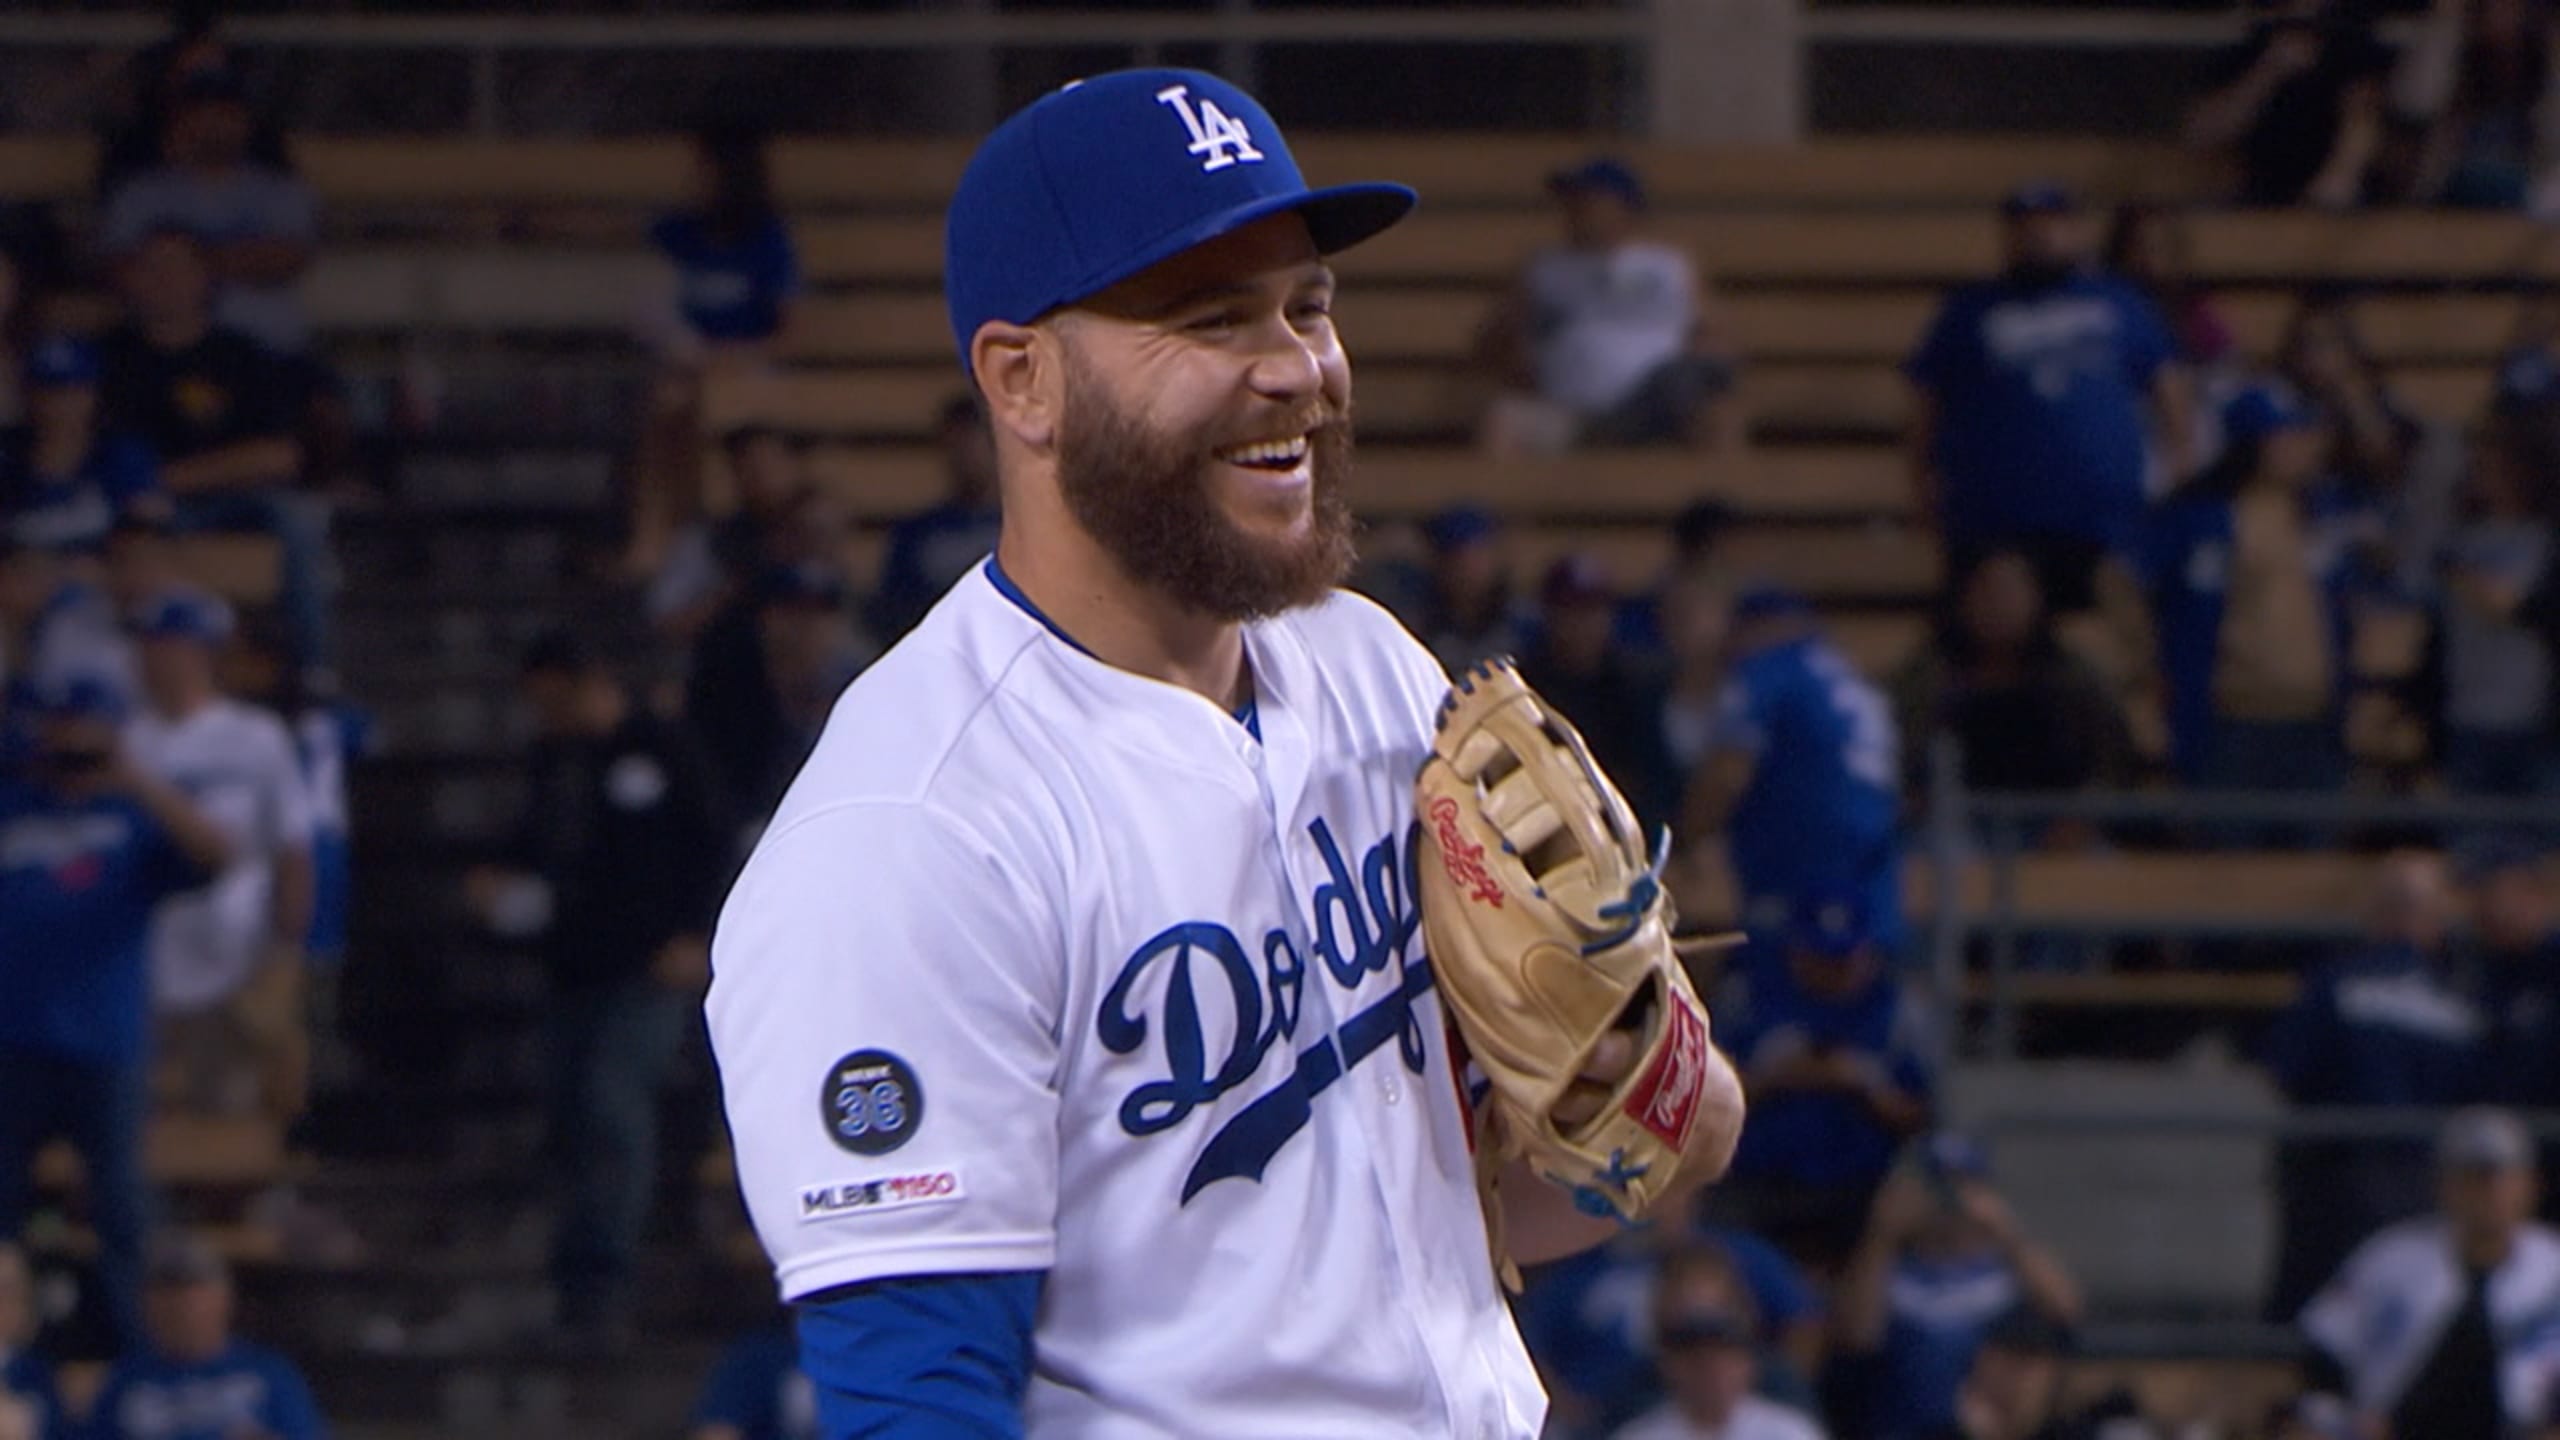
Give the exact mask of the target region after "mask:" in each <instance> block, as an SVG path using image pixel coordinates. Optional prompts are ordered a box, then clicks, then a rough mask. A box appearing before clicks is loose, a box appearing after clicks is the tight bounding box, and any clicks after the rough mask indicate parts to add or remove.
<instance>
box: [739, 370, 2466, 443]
mask: <svg viewBox="0 0 2560 1440" xmlns="http://www.w3.org/2000/svg"><path fill="white" fill-rule="evenodd" d="M1353 368H1354V374H1355V381H1354V393H1355V394H1356V395H1357V397H1358V402H1359V407H1360V416H1361V424H1362V426H1363V433H1364V434H1366V435H1369V436H1370V437H1372V438H1401V439H1412V438H1421V437H1431V438H1439V439H1454V438H1460V437H1463V436H1465V435H1466V434H1468V433H1470V432H1471V430H1472V429H1473V427H1474V425H1475V423H1476V420H1477V417H1478V416H1479V415H1480V413H1481V412H1482V408H1483V404H1484V394H1483V390H1482V387H1481V385H1480V384H1478V383H1477V382H1476V380H1475V379H1474V377H1472V376H1469V375H1464V374H1460V373H1456V372H1455V371H1454V370H1453V368H1452V367H1450V366H1448V365H1446V364H1430V365H1398V364H1390V363H1363V362H1361V361H1360V360H1359V358H1358V356H1357V354H1356V353H1355V356H1354V362H1353ZM2390 378H2391V383H2392V386H2393V389H2394V390H2395V392H2396V393H2397V394H2398V395H2399V396H2400V397H2401V398H2402V399H2403V400H2404V401H2405V402H2406V403H2407V404H2408V405H2409V407H2410V408H2411V409H2412V410H2414V411H2415V412H2416V413H2417V414H2418V415H2419V416H2421V417H2423V418H2425V419H2429V420H2436V421H2444V422H2456V421H2461V420H2465V419H2468V418H2470V417H2472V416H2475V415H2477V414H2479V413H2480V412H2481V410H2482V409H2483V408H2484V407H2485V406H2486V405H2487V404H2488V399H2489V394H2490V391H2491V389H2492V387H2493V385H2494V384H2495V381H2496V374H2495V371H2494V369H2493V367H2492V366H2490V365H2489V364H2487V363H2485V362H2479V363H2465V364H2443V365H2434V364H2404V365H2400V366H2397V367H2393V368H2392V369H2391V371H2390ZM959 386H960V372H959V367H958V364H957V362H956V361H953V360H950V359H945V358H940V357H937V358H935V359H933V360H930V361H917V362H914V363H910V364H895V365H872V366H859V367H852V366H829V367H816V366H803V367H799V368H795V369H790V370H785V371H781V372H777V373H774V374H769V375H758V376H741V377H735V378H731V379H726V380H723V381H721V382H719V383H717V384H715V385H714V386H713V387H711V389H710V392H709V393H708V394H707V395H706V397H705V403H704V410H705V425H706V428H708V429H711V430H714V431H716V430H718V429H719V428H721V427H722V426H725V425H729V424H733V423H740V422H744V421H750V420H753V421H761V422H763V423H766V424H771V425H777V426H780V427H782V428H785V429H789V430H796V431H800V432H803V433H806V434H810V435H834V436H847V437H851V436H859V437H862V438H865V439H870V440H891V439H895V440H906V441H921V440H923V439H925V438H927V436H928V435H929V434H930V432H931V430H932V427H933V418H934V416H935V414H936V413H937V412H938V410H939V408H940V406H941V404H942V402H943V401H944V400H945V399H946V398H948V397H949V396H950V395H952V394H953V393H955V392H956V391H957V390H958V389H959ZM1739 395H1740V403H1741V405H1742V407H1743V410H1744V412H1745V413H1746V414H1748V415H1749V416H1751V417H1752V419H1753V421H1754V422H1755V423H1756V424H1757V425H1758V426H1760V427H1761V428H1762V429H1763V430H1764V431H1770V430H1777V431H1786V432H1802V433H1807V434H1815V435H1823V436H1831V437H1846V436H1853V435H1854V436H1860V437H1873V438H1878V439H1883V438H1890V437H1891V436H1893V435H1896V434H1898V433H1899V432H1900V431H1901V429H1902V427H1903V426H1904V425H1905V424H1906V423H1907V421H1908V416H1909V408H1910V395H1909V391H1908V389H1907V387H1906V386H1905V384H1904V381H1903V379H1902V376H1901V375H1900V373H1899V372H1898V370H1897V369H1896V367H1895V366H1894V365H1893V364H1891V363H1888V362H1884V361H1767V362H1760V363H1754V364H1750V365H1747V366H1745V367H1744V369H1743V372H1742V376H1741V381H1740V385H1739Z"/></svg>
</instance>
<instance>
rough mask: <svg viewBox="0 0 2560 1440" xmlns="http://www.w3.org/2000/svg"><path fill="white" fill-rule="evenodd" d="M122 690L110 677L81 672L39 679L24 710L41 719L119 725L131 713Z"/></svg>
mask: <svg viewBox="0 0 2560 1440" xmlns="http://www.w3.org/2000/svg"><path fill="white" fill-rule="evenodd" d="M131 708H132V706H131V701H130V698H129V697H128V696H127V695H126V693H125V687H124V686H123V685H122V684H120V683H118V682H117V680H116V679H115V678H114V677H113V676H110V675H105V674H101V673H99V672H96V671H89V670H81V671H74V672H72V673H69V674H63V675H56V676H50V677H47V678H45V679H41V680H38V681H37V682H36V683H35V684H34V685H32V686H30V687H29V689H28V693H27V709H28V711H29V713H31V714H33V715H34V716H35V717H36V718H37V719H40V720H106V721H111V722H121V721H122V720H123V719H124V717H125V715H126V714H127V713H128V712H129V711H130V710H131Z"/></svg>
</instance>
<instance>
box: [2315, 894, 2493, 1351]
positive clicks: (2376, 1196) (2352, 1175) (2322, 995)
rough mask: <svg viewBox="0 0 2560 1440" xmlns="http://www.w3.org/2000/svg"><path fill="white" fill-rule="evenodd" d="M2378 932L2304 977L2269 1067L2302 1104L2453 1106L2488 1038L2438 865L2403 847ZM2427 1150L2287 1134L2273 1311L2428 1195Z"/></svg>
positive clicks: (2379, 903) (2381, 903) (2469, 1091)
mask: <svg viewBox="0 0 2560 1440" xmlns="http://www.w3.org/2000/svg"><path fill="white" fill-rule="evenodd" d="M2375 891H2376V902H2375V906H2374V914H2373V917H2372V924H2373V937H2372V939H2371V940H2370V941H2368V942H2367V943H2365V944H2364V945H2362V946H2359V947H2357V948H2355V949H2353V950H2351V951H2349V952H2348V953H2347V954H2346V955H2344V956H2343V957H2341V958H2339V959H2338V960H2336V961H2334V962H2333V963H2331V964H2328V965H2325V966H2322V967H2320V968H2319V969H2317V970H2315V971H2313V972H2312V973H2311V974H2310V975H2309V976H2308V977H2307V978H2306V979H2305V981H2304V984H2303V989H2302V994H2301V995H2300V997H2299V998H2297V999H2296V1000H2295V1001H2294V1003H2293V1005H2292V1006H2291V1007H2290V1008H2288V1009H2287V1010H2286V1011H2285V1012H2284V1013H2283V1014H2281V1015H2279V1016H2278V1017H2277V1019H2276V1022H2275V1026H2274V1028H2273V1029H2272V1030H2271V1031H2270V1032H2269V1034H2268V1036H2267V1040H2266V1051H2265V1058H2266V1062H2267V1068H2268V1070H2269V1072H2270V1073H2271V1074H2272V1075H2273V1077H2274V1079H2275V1082H2276V1085H2277V1088H2279V1089H2280V1090H2282V1091H2283V1092H2284V1095H2285V1098H2286V1099H2287V1100H2288V1101H2290V1102H2291V1103H2293V1104H2295V1105H2298V1106H2331V1107H2341V1106H2355V1107H2362V1108H2389V1107H2396V1106H2430V1105H2433V1106H2450V1105H2459V1104H2463V1103H2465V1102H2468V1101H2470V1100H2472V1099H2474V1098H2475V1097H2477V1096H2478V1095H2479V1094H2480V1092H2481V1089H2482V1086H2483V1084H2484V1077H2483V1076H2482V1074H2481V1069H2482V1066H2483V1064H2484V1063H2485V1061H2486V1058H2487V1049H2488V1045H2489V1039H2490V1032H2489V1022H2488V1018H2487V1017H2486V1016H2485V1015H2483V1014H2482V1013H2481V1008H2480V995H2479V990H2478V984H2477V981H2476V978H2475V977H2473V976H2471V975H2469V974H2467V973H2465V971H2464V967H2462V966H2461V965H2460V964H2459V959H2458V957H2457V956H2456V955H2455V954H2454V952H2453V950H2452V948H2451V946H2450V945H2449V944H2448V939H2449V932H2450V931H2451V928H2452V924H2453V899H2452V895H2451V893H2450V886H2449V884H2448V882H2447V879H2446V876H2445V867H2444V863H2443V861H2441V860H2439V859H2438V858H2436V857H2435V856H2433V855H2426V854H2419V853H2414V852H2404V853H2401V854H2397V855H2394V856H2392V857H2391V858H2390V859H2389V860H2387V861H2386V862H2384V864H2383V866H2382V868H2381V872H2380V874H2379V875H2378V876H2377V877H2376V884H2375ZM2427 1185H2428V1172H2427V1159H2426V1147H2425V1146H2424V1145H2422V1144H2414V1143H2406V1142H2399V1141H2383V1140H2340V1141H2330V1140H2317V1141H2296V1142H2288V1143H2286V1144H2284V1145H2283V1146H2281V1147H2280V1148H2279V1149H2278V1151H2277V1187H2278V1191H2279V1201H2280V1206H2281V1213H2282V1218H2283V1224H2282V1226H2281V1230H2282V1242H2281V1253H2280V1254H2279V1255H2278V1257H2277V1261H2276V1278H2275V1286H2274V1295H2273V1306H2274V1309H2275V1311H2276V1313H2278V1314H2280V1315H2291V1314H2292V1313H2293V1311H2294V1310H2295V1309H2296V1308H2297V1307H2299V1306H2300V1305H2301V1303H2302V1300H2303V1297H2305V1296H2307V1295H2309V1294H2310V1293H2311V1290H2312V1287H2314V1286H2316V1285H2318V1284H2319V1283H2320V1281H2321V1280H2322V1279H2323V1278H2324V1277H2326V1276H2327V1275H2328V1273H2329V1271H2330V1270H2331V1269H2332V1268H2334V1267H2335V1266H2336V1265H2337V1263H2338V1260H2339V1257H2341V1256H2343V1255H2344V1254H2346V1252H2347V1250H2348V1248H2349V1247H2350V1246H2352V1245H2354V1244H2355V1243H2356V1242H2357V1241H2358V1240H2360V1239H2362V1238H2363V1237H2364V1236H2365V1235H2367V1234H2369V1233H2370V1232H2371V1231H2372V1230H2373V1229H2374V1228H2375V1227H2376V1226H2379V1225H2383V1224H2387V1223H2390V1222H2392V1221H2395V1220H2399V1219H2403V1218H2405V1217H2407V1216H2409V1215H2411V1214H2414V1213H2416V1212H2417V1211H2418V1210H2419V1209H2421V1208H2423V1207H2424V1206H2425V1204H2426V1199H2427Z"/></svg>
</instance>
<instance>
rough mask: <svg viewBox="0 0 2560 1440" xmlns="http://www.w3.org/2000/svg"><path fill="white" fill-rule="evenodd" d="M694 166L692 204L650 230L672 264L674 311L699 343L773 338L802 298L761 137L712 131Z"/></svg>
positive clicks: (702, 142) (701, 143)
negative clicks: (674, 273) (674, 297)
mask: <svg viewBox="0 0 2560 1440" xmlns="http://www.w3.org/2000/svg"><path fill="white" fill-rule="evenodd" d="M694 165H695V169H694V190H695V196H694V203H693V204H692V205H691V206H690V207H689V208H687V209H684V210H680V211H677V212H675V213H673V214H669V215H665V216H662V217H660V218H659V219H658V221H657V222H656V223H655V224H653V225H651V226H650V227H649V243H650V244H652V245H654V246H656V247H657V248H658V251H659V253H661V254H663V255H664V256H665V257H666V258H667V259H668V260H669V261H671V262H672V263H673V264H674V266H675V269H676V305H677V309H678V311H679V312H680V314H681V316H682V318H683V321H684V324H685V326H686V328H687V329H688V330H690V331H691V332H692V338H694V339H695V340H699V341H703V342H707V343H709V344H713V345H738V344H753V343H756V342H760V341H766V340H771V339H772V338H773V337H774V336H775V335H777V334H779V333H780V332H781V330H782V326H783V322H784V320H785V319H786V318H787V313H788V311H789V309H790V306H791V302H792V301H793V300H795V299H797V298H798V297H799V294H800V261H799V257H798V255H797V254H796V253H795V252H794V251H793V249H792V245H791V235H790V232H789V231H788V230H786V229H785V228H784V226H783V223H782V216H781V213H780V211H779V210H778V209H777V208H776V207H775V204H774V200H773V186H772V180H771V176H770V174H769V172H768V169H767V166H766V162H765V154H764V144H763V139H762V137H760V136H756V135H752V134H743V133H736V134H733V133H728V132H723V131H713V132H707V133H705V134H703V135H702V136H700V137H699V138H698V139H697V141H696V143H695V159H694Z"/></svg>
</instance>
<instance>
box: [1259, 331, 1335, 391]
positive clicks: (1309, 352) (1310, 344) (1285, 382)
mask: <svg viewBox="0 0 2560 1440" xmlns="http://www.w3.org/2000/svg"><path fill="white" fill-rule="evenodd" d="M1263 331H1264V333H1265V335H1266V336H1267V338H1266V339H1265V340H1264V341H1263V343H1262V345H1261V346H1260V348H1258V349H1257V350H1256V351H1255V352H1254V355H1253V362H1252V364H1251V366H1250V367H1249V368H1248V369H1247V370H1246V372H1245V378H1246V381H1247V383H1249V384H1250V385H1251V386H1252V387H1253V389H1254V392H1255V393H1256V394H1260V395H1264V396H1267V397H1269V398H1271V399H1274V400H1280V401H1286V402H1288V403H1291V404H1296V405H1303V404H1305V403H1306V402H1308V401H1310V400H1312V399H1314V398H1315V396H1316V395H1317V393H1318V392H1319V391H1321V390H1322V389H1323V388H1324V357H1323V356H1322V355H1320V354H1318V353H1317V343H1318V342H1317V341H1316V340H1314V339H1313V338H1311V337H1309V336H1307V335H1303V334H1301V333H1299V332H1298V331H1297V330H1296V329H1294V328H1292V327H1290V326H1288V325H1271V326H1265V327H1263Z"/></svg>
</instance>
